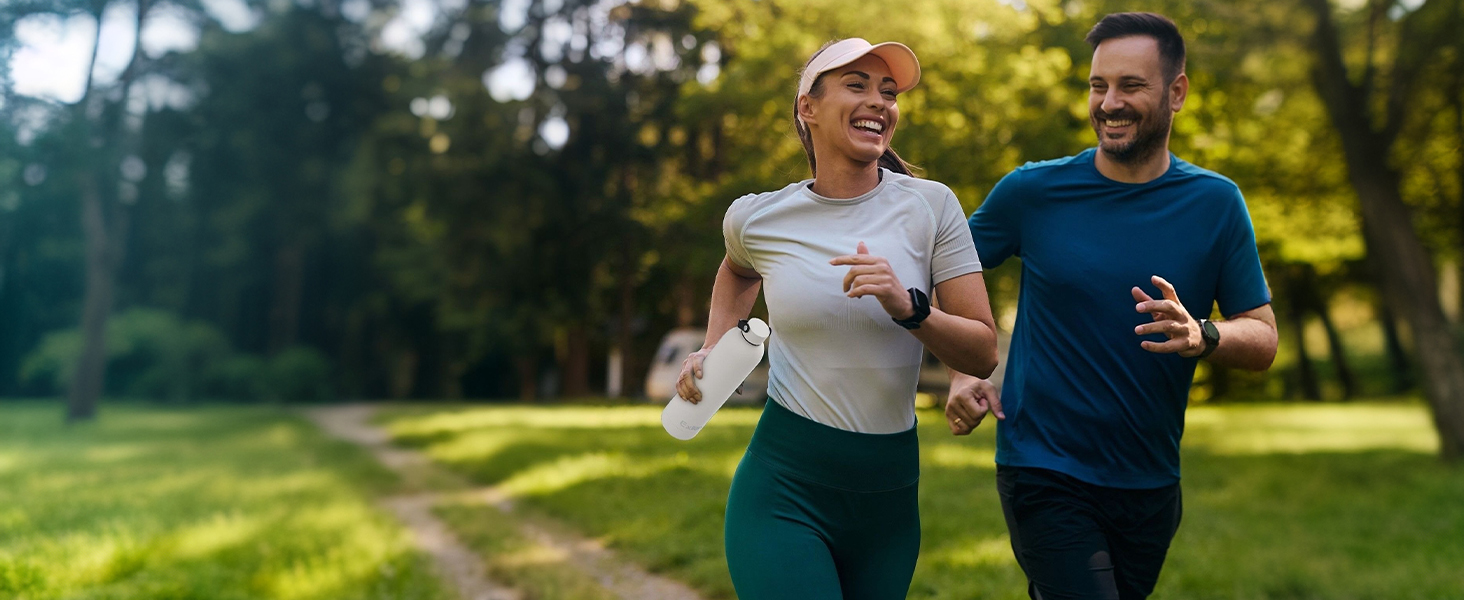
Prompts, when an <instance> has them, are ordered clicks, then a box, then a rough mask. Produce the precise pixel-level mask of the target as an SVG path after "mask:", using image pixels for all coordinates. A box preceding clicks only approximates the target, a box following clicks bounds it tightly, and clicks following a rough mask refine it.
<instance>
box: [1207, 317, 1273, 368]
mask: <svg viewBox="0 0 1464 600" xmlns="http://www.w3.org/2000/svg"><path fill="white" fill-rule="evenodd" d="M1215 329H1218V330H1219V331H1220V345H1219V346H1216V347H1215V351H1214V352H1211V353H1210V355H1209V356H1207V357H1205V360H1208V361H1210V362H1211V363H1213V364H1216V365H1220V366H1222V367H1234V368H1237V369H1245V370H1247V371H1264V370H1266V369H1269V368H1271V362H1272V361H1274V360H1275V359H1276V340H1277V336H1276V312H1275V311H1273V310H1271V305H1270V304H1265V305H1262V306H1260V307H1259V308H1253V309H1251V310H1248V311H1245V312H1243V313H1239V314H1234V315H1230V316H1227V317H1225V320H1224V321H1215ZM1202 343H1203V341H1202ZM1201 348H1203V345H1202V346H1201Z"/></svg>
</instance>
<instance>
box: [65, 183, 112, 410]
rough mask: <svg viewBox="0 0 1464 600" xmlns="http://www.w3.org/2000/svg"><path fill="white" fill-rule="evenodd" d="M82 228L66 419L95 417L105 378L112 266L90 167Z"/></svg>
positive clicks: (84, 191)
mask: <svg viewBox="0 0 1464 600" xmlns="http://www.w3.org/2000/svg"><path fill="white" fill-rule="evenodd" d="M81 229H82V232H84V233H85V234H86V296H85V300H83V301H82V310H81V332H82V338H83V340H84V341H83V342H82V350H81V359H80V362H78V363H77V366H76V377H75V379H73V380H72V382H71V392H70V397H69V398H68V403H67V407H66V421H67V422H68V423H75V422H77V421H89V420H91V419H92V418H94V417H96V413H97V400H98V399H100V398H101V396H102V391H103V387H104V385H105V383H106V379H107V315H108V314H109V313H110V312H111V310H112V284H113V282H112V269H111V265H110V264H109V263H110V262H111V261H110V260H108V252H107V250H108V245H109V244H108V243H107V242H108V238H107V223H106V219H105V218H104V217H103V216H102V197H101V191H100V190H98V189H97V181H96V178H95V177H94V176H93V174H92V173H91V172H90V170H87V172H86V174H85V175H83V180H82V185H81Z"/></svg>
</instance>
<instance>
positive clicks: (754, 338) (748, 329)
mask: <svg viewBox="0 0 1464 600" xmlns="http://www.w3.org/2000/svg"><path fill="white" fill-rule="evenodd" d="M737 328H738V329H741V330H742V339H744V340H747V343H749V344H752V345H754V346H760V345H762V343H763V342H764V341H767V339H768V336H769V335H772V333H773V330H772V329H770V328H768V324H767V323H764V322H763V320H762V319H758V318H752V319H747V320H745V321H739V322H738V323H737Z"/></svg>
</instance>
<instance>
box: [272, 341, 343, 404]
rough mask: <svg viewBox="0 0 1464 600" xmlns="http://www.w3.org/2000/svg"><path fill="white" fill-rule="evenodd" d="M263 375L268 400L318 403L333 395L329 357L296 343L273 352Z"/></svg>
mask: <svg viewBox="0 0 1464 600" xmlns="http://www.w3.org/2000/svg"><path fill="white" fill-rule="evenodd" d="M264 374H265V377H266V383H265V385H266V386H268V390H269V391H268V394H269V397H270V398H271V399H275V400H281V401H285V402H319V401H323V400H330V399H331V398H332V397H333V394H332V393H331V388H330V360H329V359H327V358H326V357H325V354H322V353H321V352H320V351H319V350H316V349H314V348H307V347H303V346H296V347H294V348H289V349H286V350H285V351H283V352H280V353H279V354H276V355H274V357H272V358H270V359H269V364H268V366H267V367H266V368H265V371H264Z"/></svg>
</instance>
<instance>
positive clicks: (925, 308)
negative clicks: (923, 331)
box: [890, 287, 930, 329]
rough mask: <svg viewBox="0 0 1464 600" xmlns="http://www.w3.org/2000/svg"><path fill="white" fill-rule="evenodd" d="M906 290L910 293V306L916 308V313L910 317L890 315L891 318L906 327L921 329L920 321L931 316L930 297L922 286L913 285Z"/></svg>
mask: <svg viewBox="0 0 1464 600" xmlns="http://www.w3.org/2000/svg"><path fill="white" fill-rule="evenodd" d="M905 291H907V292H909V293H910V306H911V308H914V309H915V314H913V315H910V317H909V318H908V319H896V318H894V317H890V320H891V321H894V322H895V324H897V325H899V326H900V327H904V328H905V329H920V322H921V321H924V320H925V317H928V316H930V297H929V296H926V295H925V292H922V291H920V288H913V287H912V288H910V289H908V290H905Z"/></svg>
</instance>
